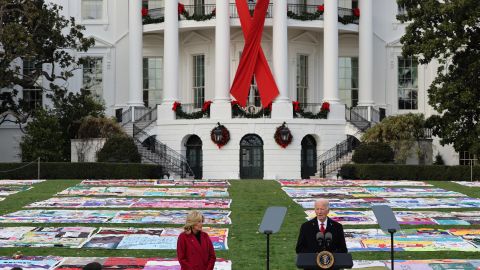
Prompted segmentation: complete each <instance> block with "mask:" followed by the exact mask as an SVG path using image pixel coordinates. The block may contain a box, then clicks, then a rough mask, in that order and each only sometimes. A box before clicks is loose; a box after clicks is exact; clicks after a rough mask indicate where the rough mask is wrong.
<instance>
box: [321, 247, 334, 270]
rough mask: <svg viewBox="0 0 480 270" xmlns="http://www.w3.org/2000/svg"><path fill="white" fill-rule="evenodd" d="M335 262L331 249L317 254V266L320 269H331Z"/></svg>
mask: <svg viewBox="0 0 480 270" xmlns="http://www.w3.org/2000/svg"><path fill="white" fill-rule="evenodd" d="M334 263H335V258H334V257H333V254H332V253H331V252H329V251H326V250H324V251H322V252H320V253H318V255H317V266H318V267H320V269H330V268H331V267H332V266H333V264H334Z"/></svg>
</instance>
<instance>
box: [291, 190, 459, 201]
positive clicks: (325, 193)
mask: <svg viewBox="0 0 480 270" xmlns="http://www.w3.org/2000/svg"><path fill="white" fill-rule="evenodd" d="M282 189H283V190H284V191H285V192H286V193H287V195H288V196H289V197H292V198H316V197H322V198H329V199H336V198H338V199H354V198H365V197H380V198H385V197H401V198H403V197H414V198H417V197H466V195H465V194H462V193H459V192H455V191H450V190H445V189H441V188H415V187H413V188H406V187H326V188H325V187H307V188H301V187H300V188H299V187H282Z"/></svg>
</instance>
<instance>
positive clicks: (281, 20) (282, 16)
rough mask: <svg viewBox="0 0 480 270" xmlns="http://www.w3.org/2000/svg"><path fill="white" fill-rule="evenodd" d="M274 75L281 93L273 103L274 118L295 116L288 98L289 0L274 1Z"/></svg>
mask: <svg viewBox="0 0 480 270" xmlns="http://www.w3.org/2000/svg"><path fill="white" fill-rule="evenodd" d="M272 42H273V44H272V49H273V50H272V54H273V75H274V77H275V82H276V83H277V87H278V91H279V95H278V97H277V98H276V99H275V101H274V102H273V104H272V118H282V119H283V118H293V112H292V102H291V101H290V99H289V98H288V25H287V0H275V1H274V2H273V40H272Z"/></svg>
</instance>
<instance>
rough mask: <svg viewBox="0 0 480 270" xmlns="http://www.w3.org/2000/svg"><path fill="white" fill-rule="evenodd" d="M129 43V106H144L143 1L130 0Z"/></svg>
mask: <svg viewBox="0 0 480 270" xmlns="http://www.w3.org/2000/svg"><path fill="white" fill-rule="evenodd" d="M128 18H129V23H128V43H129V47H130V50H129V54H128V60H129V71H130V77H129V85H128V86H129V90H128V102H127V104H128V105H129V106H144V104H143V93H142V92H143V84H142V79H143V78H142V77H143V70H142V68H143V24H142V1H129V8H128Z"/></svg>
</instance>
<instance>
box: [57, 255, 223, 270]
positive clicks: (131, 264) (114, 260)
mask: <svg viewBox="0 0 480 270" xmlns="http://www.w3.org/2000/svg"><path fill="white" fill-rule="evenodd" d="M90 262H98V263H100V264H101V265H102V266H103V267H102V269H103V270H118V269H128V270H180V264H179V263H178V261H177V260H176V259H164V258H127V257H109V258H99V257H94V258H88V257H67V258H65V259H64V261H63V262H62V263H61V264H60V266H58V267H57V268H55V269H56V270H82V267H83V266H84V265H86V264H87V263H90ZM213 269H214V270H231V269H232V262H231V261H229V260H225V259H220V258H217V261H216V262H215V267H214V268H213Z"/></svg>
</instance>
